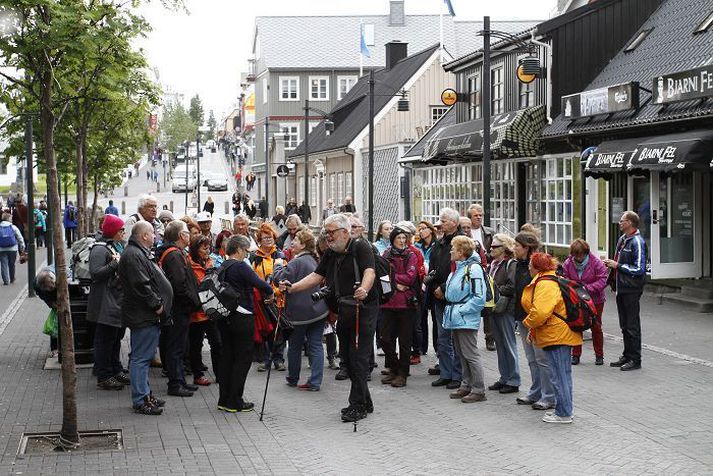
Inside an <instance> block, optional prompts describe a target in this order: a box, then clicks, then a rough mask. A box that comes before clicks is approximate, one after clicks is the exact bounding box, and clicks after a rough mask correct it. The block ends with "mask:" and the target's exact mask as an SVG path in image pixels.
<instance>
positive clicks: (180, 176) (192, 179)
mask: <svg viewBox="0 0 713 476" xmlns="http://www.w3.org/2000/svg"><path fill="white" fill-rule="evenodd" d="M186 173H188V179H186ZM197 186H198V180H197V179H196V170H195V169H194V168H193V167H188V168H187V169H186V166H185V165H183V166H180V165H179V166H178V167H176V168H175V169H174V171H173V181H172V182H171V189H172V190H173V193H178V192H185V191H186V190H188V191H189V192H192V191H193V190H195V189H196V187H197Z"/></svg>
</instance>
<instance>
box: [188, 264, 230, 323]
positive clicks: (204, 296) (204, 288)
mask: <svg viewBox="0 0 713 476" xmlns="http://www.w3.org/2000/svg"><path fill="white" fill-rule="evenodd" d="M235 263H236V261H233V262H228V263H225V264H224V265H223V266H221V267H220V268H212V269H209V270H208V271H206V274H205V278H203V281H201V283H200V284H199V285H198V297H199V298H200V300H201V308H202V309H203V312H205V315H206V316H207V317H208V319H210V320H211V321H218V320H221V319H225V318H226V317H228V316H229V315H230V313H232V312H234V311H236V310H237V309H238V305H239V302H240V292H239V291H238V290H237V289H235V287H233V285H231V284H230V283H226V282H225V273H226V271H228V268H230V267H231V266H232V265H234V264H235Z"/></svg>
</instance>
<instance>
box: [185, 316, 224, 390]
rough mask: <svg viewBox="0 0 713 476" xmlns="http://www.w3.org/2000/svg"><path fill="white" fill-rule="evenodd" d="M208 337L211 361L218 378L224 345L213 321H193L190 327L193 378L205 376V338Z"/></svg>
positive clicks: (214, 373)
mask: <svg viewBox="0 0 713 476" xmlns="http://www.w3.org/2000/svg"><path fill="white" fill-rule="evenodd" d="M205 337H207V338H208V343H209V344H210V362H211V365H212V366H213V375H215V376H216V378H218V375H219V373H218V369H219V368H220V354H221V352H222V345H221V341H220V332H218V326H217V325H216V323H215V322H213V321H200V322H191V325H190V328H189V329H188V341H189V349H190V352H189V355H190V359H191V371H192V372H193V379H194V380H195V379H197V378H200V377H202V376H203V358H202V352H203V339H204V338H205Z"/></svg>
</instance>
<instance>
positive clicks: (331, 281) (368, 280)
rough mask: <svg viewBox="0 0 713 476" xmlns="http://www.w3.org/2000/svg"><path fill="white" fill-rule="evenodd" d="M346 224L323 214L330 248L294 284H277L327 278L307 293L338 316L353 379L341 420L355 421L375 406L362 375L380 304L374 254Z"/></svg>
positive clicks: (307, 284) (306, 285) (303, 286)
mask: <svg viewBox="0 0 713 476" xmlns="http://www.w3.org/2000/svg"><path fill="white" fill-rule="evenodd" d="M350 229H351V224H350V222H349V218H348V217H347V216H345V215H342V214H338V215H332V216H330V217H328V218H327V219H326V220H325V221H324V232H325V234H326V235H327V244H328V245H329V249H328V250H327V252H326V253H325V254H324V256H323V257H322V259H321V260H320V262H319V265H318V266H317V269H316V270H315V271H314V272H313V273H311V274H309V275H307V276H306V277H304V278H303V279H301V280H299V281H297V282H296V283H294V284H292V283H290V282H289V281H282V282H280V288H281V289H283V290H285V292H287V293H289V294H292V293H297V292H300V291H304V290H308V289H310V288H313V287H314V286H319V284H320V283H321V282H322V280H326V283H327V285H326V286H325V287H324V288H322V290H321V291H320V292H319V293H315V294H313V296H312V298H313V299H324V300H325V301H326V303H327V306H328V307H329V308H330V310H332V311H333V312H336V313H337V314H338V316H339V320H338V324H337V335H338V337H339V346H340V349H342V350H341V351H342V359H343V360H344V362H345V363H346V365H347V369H348V371H349V378H350V379H351V382H352V385H351V390H350V392H349V406H347V407H346V408H343V409H342V414H341V417H342V421H344V422H356V421H359V420H361V419H363V418H366V416H367V414H368V413H372V412H373V411H374V404H373V402H372V400H371V395H370V394H369V387H368V385H367V376H368V374H369V358H370V356H371V354H372V352H373V347H374V342H373V335H374V325H375V324H376V314H377V311H378V308H379V304H378V294H377V290H376V288H375V287H374V280H375V277H376V272H375V264H374V254H373V252H372V250H371V246H370V245H369V243H368V242H366V241H364V240H355V239H352V238H351V237H350V236H349V231H350Z"/></svg>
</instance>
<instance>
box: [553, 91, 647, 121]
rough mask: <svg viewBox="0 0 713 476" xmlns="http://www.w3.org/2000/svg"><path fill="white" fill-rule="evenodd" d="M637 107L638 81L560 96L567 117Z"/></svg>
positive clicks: (607, 112) (571, 117)
mask: <svg viewBox="0 0 713 476" xmlns="http://www.w3.org/2000/svg"><path fill="white" fill-rule="evenodd" d="M637 107H639V83H637V82H630V83H622V84H616V85H614V86H607V87H605V88H599V89H592V90H591V91H582V92H581V93H577V94H570V95H569V96H562V112H563V114H564V117H565V118H567V119H574V118H577V117H587V116H596V115H598V114H609V113H612V112H618V111H626V110H628V109H636V108H637Z"/></svg>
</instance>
